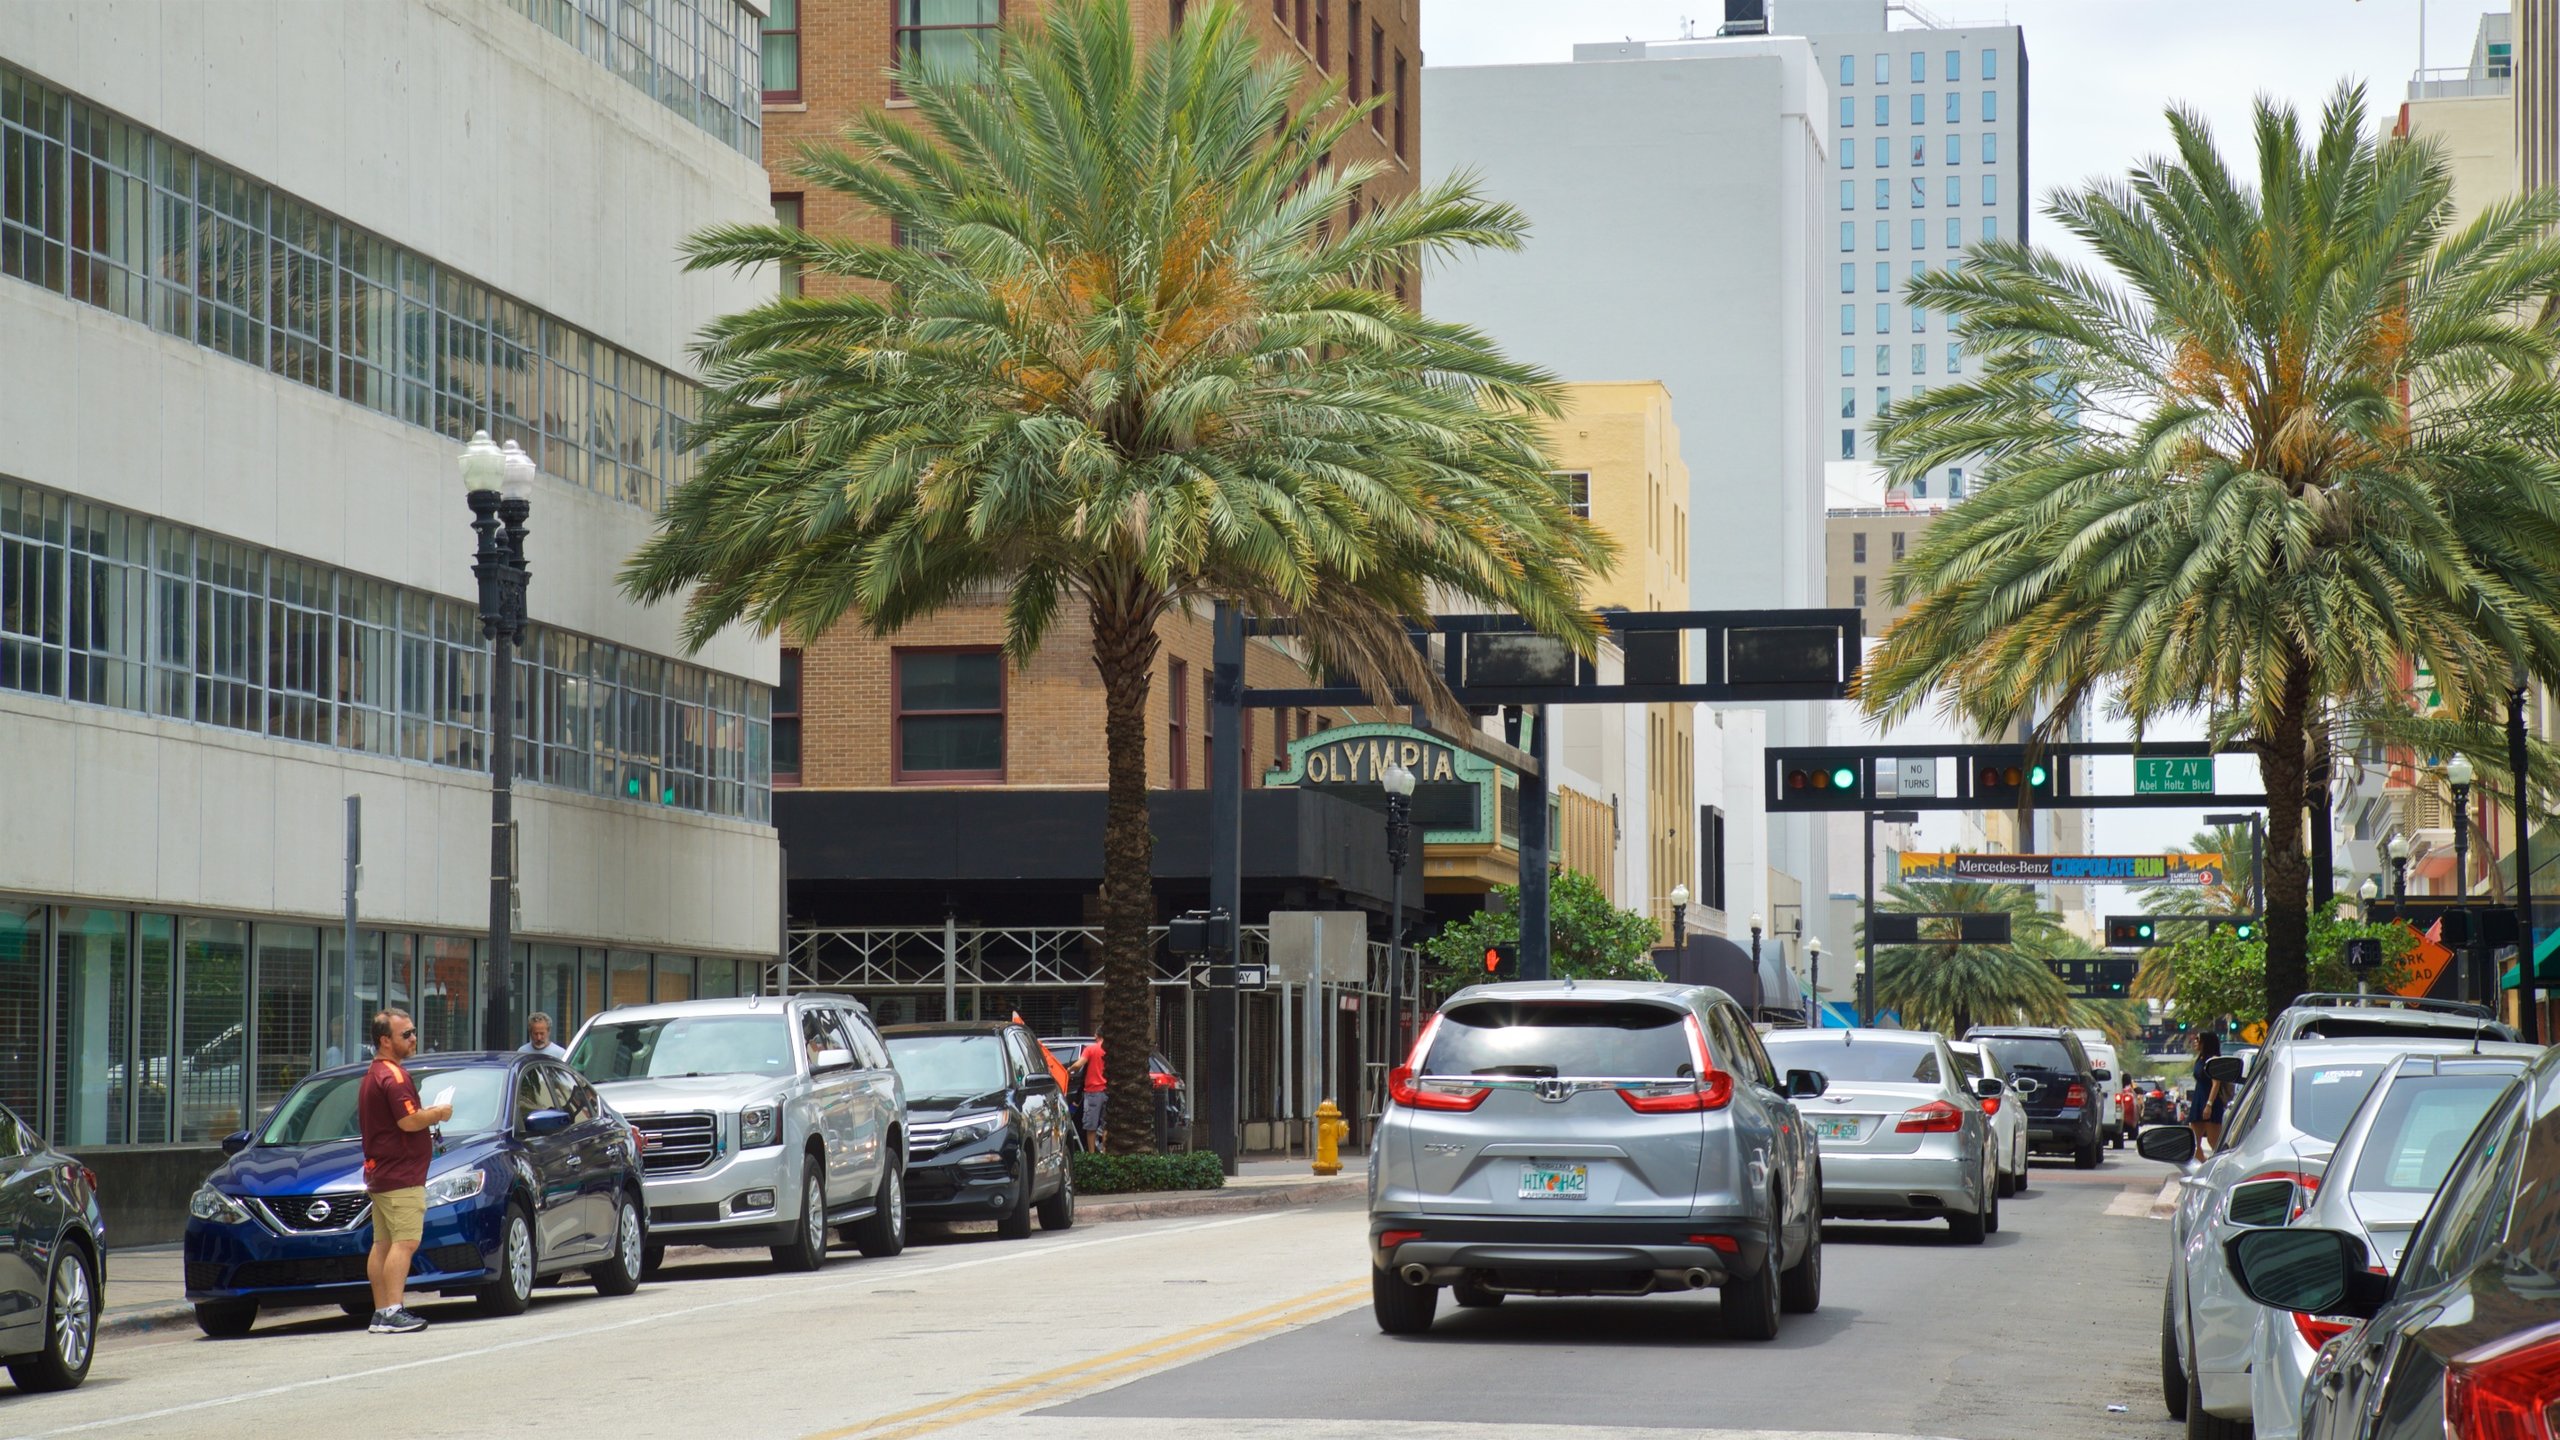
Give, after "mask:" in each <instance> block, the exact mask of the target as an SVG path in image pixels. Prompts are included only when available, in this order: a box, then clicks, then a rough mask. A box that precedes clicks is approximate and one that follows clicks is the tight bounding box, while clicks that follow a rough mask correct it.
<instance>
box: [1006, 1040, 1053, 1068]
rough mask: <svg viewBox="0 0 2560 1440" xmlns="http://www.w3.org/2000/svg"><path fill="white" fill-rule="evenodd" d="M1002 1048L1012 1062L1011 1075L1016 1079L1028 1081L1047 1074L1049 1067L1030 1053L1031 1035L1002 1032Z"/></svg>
mask: <svg viewBox="0 0 2560 1440" xmlns="http://www.w3.org/2000/svg"><path fill="white" fill-rule="evenodd" d="M1004 1048H1005V1054H1006V1055H1008V1056H1010V1057H1011V1058H1012V1060H1013V1073H1014V1076H1015V1077H1016V1078H1017V1079H1022V1080H1028V1079H1030V1078H1031V1077H1032V1076H1034V1075H1046V1074H1048V1073H1049V1067H1048V1066H1047V1065H1045V1064H1043V1063H1041V1060H1040V1057H1039V1056H1037V1055H1034V1054H1032V1053H1031V1049H1032V1046H1031V1035H1030V1033H1029V1032H1028V1031H1023V1030H1007V1031H1006V1032H1004Z"/></svg>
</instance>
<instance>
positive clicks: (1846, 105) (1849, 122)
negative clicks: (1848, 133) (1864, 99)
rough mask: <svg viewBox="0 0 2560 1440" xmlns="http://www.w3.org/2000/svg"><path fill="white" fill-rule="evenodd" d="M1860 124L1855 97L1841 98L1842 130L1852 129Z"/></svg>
mask: <svg viewBox="0 0 2560 1440" xmlns="http://www.w3.org/2000/svg"><path fill="white" fill-rule="evenodd" d="M1857 123H1858V101H1857V97H1855V96H1853V95H1843V96H1841V97H1840V128H1841V129H1843V130H1847V129H1852V128H1854V127H1855V126H1856V125H1857Z"/></svg>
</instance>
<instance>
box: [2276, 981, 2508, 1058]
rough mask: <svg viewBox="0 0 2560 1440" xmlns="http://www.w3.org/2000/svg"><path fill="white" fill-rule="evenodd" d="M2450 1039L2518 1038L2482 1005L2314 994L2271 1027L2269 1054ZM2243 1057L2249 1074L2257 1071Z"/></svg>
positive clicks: (2285, 1011)
mask: <svg viewBox="0 0 2560 1440" xmlns="http://www.w3.org/2000/svg"><path fill="white" fill-rule="evenodd" d="M2430 1036H2449V1037H2452V1038H2455V1039H2461V1040H2469V1039H2473V1038H2478V1039H2481V1040H2509V1041H2512V1040H2514V1039H2515V1038H2516V1032H2515V1031H2514V1030H2513V1029H2512V1028H2510V1027H2509V1026H2507V1025H2506V1024H2505V1023H2503V1022H2501V1021H2499V1020H2498V1019H2497V1018H2496V1017H2494V1016H2492V1015H2491V1014H2490V1013H2489V1012H2488V1011H2487V1010H2486V1009H2484V1008H2482V1007H2481V1006H2478V1005H2470V1004H2465V1003H2463V1002H2462V1001H2458V1000H2412V999H2410V998H2408V997H2407V996H2403V995H2348V994H2344V993H2340V992H2332V991H2313V992H2312V993H2310V994H2307V995H2302V996H2298V997H2296V998H2295V1000H2294V1002H2293V1003H2292V1004H2290V1005H2288V1006H2286V1007H2285V1008H2284V1009H2283V1010H2282V1011H2281V1012H2279V1013H2278V1014H2277V1016H2276V1019H2275V1023H2274V1024H2272V1025H2270V1026H2268V1027H2267V1038H2266V1041H2265V1045H2264V1048H2266V1049H2269V1050H2273V1049H2275V1048H2276V1047H2277V1046H2279V1045H2283V1044H2285V1043H2287V1042H2289V1041H2293V1040H2309V1039H2326V1040H2395V1039H2399V1040H2413V1039H2421V1038H2425V1037H2430ZM2231 1053H2232V1054H2235V1055H2242V1056H2243V1066H2242V1068H2243V1070H2244V1072H2253V1071H2254V1070H2255V1069H2256V1066H2255V1065H2254V1064H2252V1063H2249V1062H2248V1061H2247V1059H2246V1052H2245V1051H2243V1050H2233V1051H2232V1052H2231Z"/></svg>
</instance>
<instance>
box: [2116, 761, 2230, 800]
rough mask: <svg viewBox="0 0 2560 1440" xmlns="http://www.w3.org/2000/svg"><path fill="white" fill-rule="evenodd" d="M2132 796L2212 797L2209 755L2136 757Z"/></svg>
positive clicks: (2211, 770)
mask: <svg viewBox="0 0 2560 1440" xmlns="http://www.w3.org/2000/svg"><path fill="white" fill-rule="evenodd" d="M2133 793H2134V794H2136V795H2210V794H2212V793H2213V757H2212V756H2210V755H2171V756H2165V757H2164V756H2147V755H2146V756H2141V757H2138V758H2136V759H2135V760H2134V762H2133Z"/></svg>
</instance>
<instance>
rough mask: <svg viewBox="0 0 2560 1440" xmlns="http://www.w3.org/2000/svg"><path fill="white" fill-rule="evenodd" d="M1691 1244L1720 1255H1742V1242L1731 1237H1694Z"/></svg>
mask: <svg viewBox="0 0 2560 1440" xmlns="http://www.w3.org/2000/svg"><path fill="white" fill-rule="evenodd" d="M1689 1243H1690V1244H1692V1245H1704V1246H1706V1247H1707V1248H1708V1249H1710V1250H1713V1251H1715V1252H1716V1253H1717V1254H1719V1255H1738V1254H1740V1253H1742V1242H1741V1241H1739V1240H1736V1239H1734V1238H1733V1237H1732V1236H1730V1235H1692V1236H1690V1237H1689Z"/></svg>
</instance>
